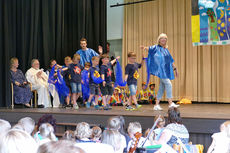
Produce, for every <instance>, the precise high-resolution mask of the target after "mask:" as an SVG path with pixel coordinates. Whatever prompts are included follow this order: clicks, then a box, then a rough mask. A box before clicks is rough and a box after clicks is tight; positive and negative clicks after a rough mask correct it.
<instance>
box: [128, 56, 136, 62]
mask: <svg viewBox="0 0 230 153" xmlns="http://www.w3.org/2000/svg"><path fill="white" fill-rule="evenodd" d="M128 59H129V62H131V63H135V62H136V57H129V58H128Z"/></svg>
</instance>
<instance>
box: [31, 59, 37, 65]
mask: <svg viewBox="0 0 230 153" xmlns="http://www.w3.org/2000/svg"><path fill="white" fill-rule="evenodd" d="M35 61H39V60H38V59H36V58H34V59H32V60H31V66H33V64H34V62H35Z"/></svg>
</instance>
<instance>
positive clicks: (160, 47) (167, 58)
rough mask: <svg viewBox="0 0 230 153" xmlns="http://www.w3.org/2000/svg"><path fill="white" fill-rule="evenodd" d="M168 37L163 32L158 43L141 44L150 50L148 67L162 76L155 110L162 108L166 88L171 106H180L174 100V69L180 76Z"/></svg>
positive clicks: (156, 74) (154, 73)
mask: <svg viewBox="0 0 230 153" xmlns="http://www.w3.org/2000/svg"><path fill="white" fill-rule="evenodd" d="M167 41H168V37H167V35H166V34H164V33H161V34H160V35H159V36H158V39H157V44H156V45H153V46H149V47H144V46H141V49H145V50H148V68H149V72H150V74H152V75H155V76H157V77H159V78H160V86H159V90H158V92H157V99H156V104H155V106H154V108H153V109H154V110H162V108H161V107H160V105H159V104H160V100H161V98H162V96H163V94H164V91H165V90H166V97H167V99H168V103H169V107H178V106H179V105H176V104H175V103H173V102H172V83H171V81H170V80H173V79H174V73H173V72H174V71H175V75H176V77H177V76H178V72H177V68H176V66H175V65H174V60H173V58H172V56H171V54H170V52H169V50H168V45H167Z"/></svg>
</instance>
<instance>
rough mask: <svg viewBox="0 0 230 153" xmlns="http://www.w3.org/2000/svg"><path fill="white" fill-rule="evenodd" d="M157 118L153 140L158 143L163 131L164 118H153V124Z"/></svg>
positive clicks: (159, 116) (160, 116) (158, 116)
mask: <svg viewBox="0 0 230 153" xmlns="http://www.w3.org/2000/svg"><path fill="white" fill-rule="evenodd" d="M158 118H159V120H158V122H157V125H156V127H157V128H156V129H154V133H155V140H156V141H158V140H159V139H160V137H161V134H162V132H163V131H164V129H165V118H164V116H162V115H157V116H155V118H154V122H156V120H157V119H158Z"/></svg>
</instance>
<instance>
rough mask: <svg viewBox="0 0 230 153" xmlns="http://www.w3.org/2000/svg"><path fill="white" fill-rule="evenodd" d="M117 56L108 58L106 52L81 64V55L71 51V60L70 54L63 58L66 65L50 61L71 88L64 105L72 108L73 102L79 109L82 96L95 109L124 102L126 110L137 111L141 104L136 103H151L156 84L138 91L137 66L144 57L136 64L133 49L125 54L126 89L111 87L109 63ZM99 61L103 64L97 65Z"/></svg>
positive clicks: (139, 66) (112, 85)
mask: <svg viewBox="0 0 230 153" xmlns="http://www.w3.org/2000/svg"><path fill="white" fill-rule="evenodd" d="M119 58H120V57H119V56H118V57H116V58H115V59H114V60H111V61H109V55H108V54H103V55H101V56H93V57H92V59H91V63H92V64H90V63H89V62H86V63H85V65H84V67H83V66H82V65H81V64H80V59H81V57H80V55H79V54H74V56H73V58H72V59H71V58H70V57H69V56H67V57H65V66H62V67H60V66H58V65H57V63H56V61H55V60H51V63H50V67H51V68H52V67H53V66H56V67H55V69H59V68H61V69H62V75H63V78H64V81H65V83H66V85H67V86H68V87H69V89H71V90H70V93H71V96H70V94H69V95H68V96H66V97H65V102H66V104H65V103H63V100H62V102H61V103H62V104H63V105H64V106H65V107H71V105H72V106H73V108H74V109H78V108H79V107H78V104H77V100H78V98H79V97H80V96H81V95H82V96H83V102H84V104H85V106H86V108H90V107H91V105H94V108H95V109H97V110H98V109H104V110H109V109H112V108H111V106H115V105H118V106H119V105H121V106H123V105H125V106H126V110H136V109H138V108H140V107H141V105H140V104H138V103H149V102H150V103H152V102H153V101H154V99H155V97H156V95H155V84H150V86H149V87H150V89H148V87H146V85H145V84H143V85H142V90H141V91H140V93H139V94H138V93H137V79H138V77H139V74H138V69H139V68H141V66H142V64H143V62H144V59H143V61H142V63H141V64H139V63H136V54H135V53H134V52H129V53H128V61H129V63H128V64H127V66H126V67H125V79H124V81H125V82H127V85H128V88H129V92H127V90H126V87H121V86H117V87H115V88H114V82H112V80H111V74H112V71H111V66H113V65H114V64H115V62H116V61H117V60H118V59H119ZM100 60H101V61H102V64H101V65H100V66H99V61H100ZM82 93H83V94H82ZM70 97H71V98H70ZM62 99H63V98H62ZM70 99H71V100H70ZM99 99H101V102H99ZM70 101H71V103H70ZM126 101H127V102H126ZM132 103H134V104H135V106H136V108H133V107H132V106H131V105H132Z"/></svg>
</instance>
